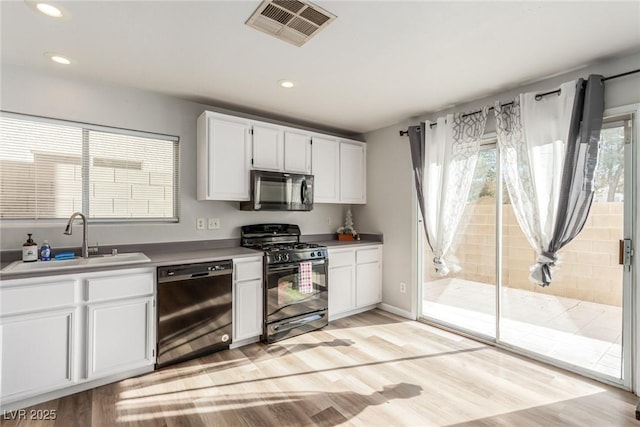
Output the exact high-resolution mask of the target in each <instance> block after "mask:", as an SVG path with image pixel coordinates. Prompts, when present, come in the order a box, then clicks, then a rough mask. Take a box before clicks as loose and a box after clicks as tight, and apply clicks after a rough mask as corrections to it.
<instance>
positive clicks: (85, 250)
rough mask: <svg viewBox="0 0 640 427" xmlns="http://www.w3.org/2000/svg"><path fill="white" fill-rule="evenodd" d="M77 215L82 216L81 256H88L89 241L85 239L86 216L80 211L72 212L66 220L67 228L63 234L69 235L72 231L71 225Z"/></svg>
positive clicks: (86, 229)
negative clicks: (67, 220)
mask: <svg viewBox="0 0 640 427" xmlns="http://www.w3.org/2000/svg"><path fill="white" fill-rule="evenodd" d="M77 216H79V217H80V218H82V258H89V241H88V240H87V233H88V226H89V224H88V223H87V217H86V216H84V214H83V213H82V212H74V213H73V214H72V215H71V217H70V218H69V222H67V228H65V229H64V234H66V235H68V236H71V233H73V230H72V225H73V220H74V219H76V217H77Z"/></svg>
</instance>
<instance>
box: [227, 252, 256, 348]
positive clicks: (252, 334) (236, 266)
mask: <svg viewBox="0 0 640 427" xmlns="http://www.w3.org/2000/svg"><path fill="white" fill-rule="evenodd" d="M262 266H263V264H262V257H261V256H260V257H250V258H237V259H234V260H233V344H232V347H233V346H234V344H236V346H237V345H238V344H239V343H240V342H241V341H246V340H253V341H257V339H259V337H260V335H262V306H263V296H262Z"/></svg>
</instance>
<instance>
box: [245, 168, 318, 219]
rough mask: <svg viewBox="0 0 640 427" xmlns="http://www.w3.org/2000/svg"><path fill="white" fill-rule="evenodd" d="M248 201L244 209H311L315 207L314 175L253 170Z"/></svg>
mask: <svg viewBox="0 0 640 427" xmlns="http://www.w3.org/2000/svg"><path fill="white" fill-rule="evenodd" d="M250 197H251V198H250V200H249V201H248V202H240V209H241V210H243V211H310V210H312V209H313V175H301V174H295V173H286V172H271V171H261V170H252V171H251V191H250Z"/></svg>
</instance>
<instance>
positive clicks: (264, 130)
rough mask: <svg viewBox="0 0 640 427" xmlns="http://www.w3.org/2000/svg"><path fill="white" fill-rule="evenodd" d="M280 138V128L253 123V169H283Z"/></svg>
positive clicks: (281, 137)
mask: <svg viewBox="0 0 640 427" xmlns="http://www.w3.org/2000/svg"><path fill="white" fill-rule="evenodd" d="M282 139H283V131H282V129H281V128H277V127H267V126H262V125H257V124H254V125H253V169H260V170H270V171H281V170H283V142H282Z"/></svg>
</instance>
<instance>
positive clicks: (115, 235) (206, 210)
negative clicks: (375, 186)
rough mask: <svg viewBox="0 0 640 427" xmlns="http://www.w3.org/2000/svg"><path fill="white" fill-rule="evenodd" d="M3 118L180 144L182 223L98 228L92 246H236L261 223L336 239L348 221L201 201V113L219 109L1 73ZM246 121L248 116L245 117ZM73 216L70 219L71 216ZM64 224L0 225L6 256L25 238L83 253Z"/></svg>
mask: <svg viewBox="0 0 640 427" xmlns="http://www.w3.org/2000/svg"><path fill="white" fill-rule="evenodd" d="M1 84H2V98H1V99H0V108H1V109H2V110H4V111H12V112H16V113H24V114H32V115H38V116H45V117H53V118H58V119H64V120H73V121H79V122H85V123H92V124H98V125H104V126H113V127H121V128H128V129H135V130H140V131H147V132H155V133H162V134H168V135H177V136H179V137H180V191H181V196H180V222H179V223H177V224H167V223H157V224H122V225H112V224H92V225H91V226H90V229H89V244H91V245H93V244H95V243H96V242H98V243H100V244H101V245H114V244H128V243H156V242H169V241H184V240H209V239H224V238H236V237H238V238H239V236H240V229H239V227H240V226H242V225H246V224H256V223H261V222H288V223H294V224H298V225H299V226H300V228H301V229H302V233H303V234H319V233H332V232H334V231H335V229H336V228H337V227H338V226H339V225H340V224H341V223H342V222H343V221H344V211H345V210H346V206H343V205H329V204H316V205H315V206H314V209H313V211H311V212H284V213H283V212H247V211H240V210H238V203H237V202H236V203H233V202H214V201H197V200H196V119H197V118H198V116H199V115H200V114H201V113H202V111H204V110H206V109H208V110H213V111H221V112H229V111H225V110H223V109H220V108H212V107H207V106H205V105H202V104H197V103H194V102H189V101H185V100H182V99H178V98H173V97H169V96H163V95H159V94H155V93H152V92H147V91H141V90H136V89H131V88H126V87H119V86H110V85H106V84H101V83H97V82H88V81H82V80H78V79H73V78H69V77H67V76H64V75H60V74H44V73H41V72H36V71H30V70H26V69H22V68H17V67H12V66H8V65H3V66H2V76H1ZM245 116H246V115H245ZM71 213H72V212H69V214H71ZM197 217H217V218H220V223H221V227H220V229H219V230H196V228H195V220H196V218H197ZM65 223H66V221H55V222H53V223H47V224H42V223H38V224H36V223H34V222H31V223H14V222H11V221H2V223H1V224H0V227H1V229H0V231H1V239H0V249H1V250H9V249H19V248H20V247H21V246H22V243H23V242H24V241H25V240H26V233H27V232H29V233H34V236H33V237H34V239H35V241H36V242H38V243H41V242H42V241H43V240H45V239H47V240H49V242H50V243H51V245H52V246H53V247H54V248H55V247H68V246H79V245H80V239H81V235H80V234H78V233H77V232H76V233H74V235H73V236H63V234H62V232H63V230H64V224H65Z"/></svg>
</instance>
